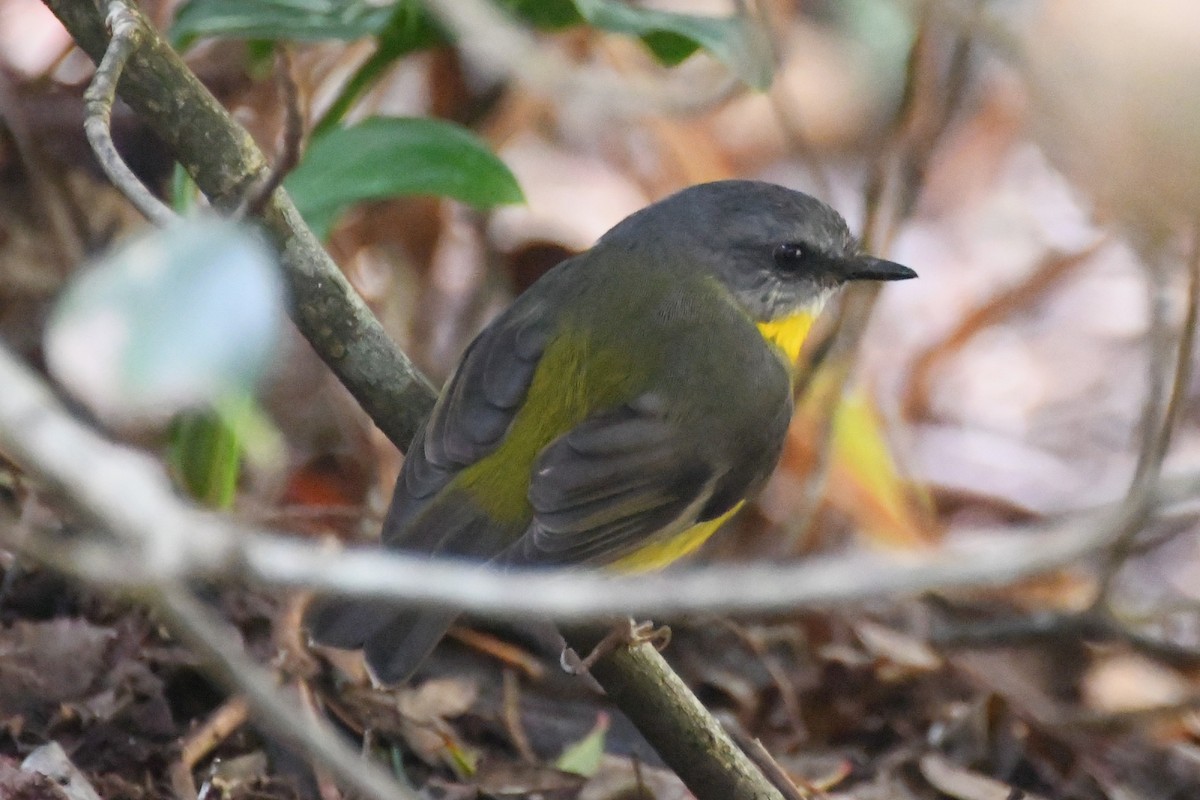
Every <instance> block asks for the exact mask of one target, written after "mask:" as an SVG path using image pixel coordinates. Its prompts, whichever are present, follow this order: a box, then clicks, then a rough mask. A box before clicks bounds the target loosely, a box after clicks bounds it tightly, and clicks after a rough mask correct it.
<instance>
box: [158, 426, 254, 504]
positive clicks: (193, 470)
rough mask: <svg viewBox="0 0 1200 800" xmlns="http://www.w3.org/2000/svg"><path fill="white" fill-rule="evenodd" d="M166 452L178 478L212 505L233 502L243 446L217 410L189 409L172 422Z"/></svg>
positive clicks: (189, 490) (193, 493)
mask: <svg viewBox="0 0 1200 800" xmlns="http://www.w3.org/2000/svg"><path fill="white" fill-rule="evenodd" d="M167 456H168V460H169V461H170V464H171V468H172V471H173V472H174V474H175V477H176V479H177V480H178V481H179V482H180V483H181V484H182V485H183V488H184V489H185V490H187V492H188V494H190V495H191V496H192V497H193V498H194V499H195V500H197V501H199V502H200V503H203V504H204V505H206V506H208V507H209V508H216V509H228V508H230V507H232V506H233V498H234V493H235V492H236V490H237V482H238V476H239V475H240V474H241V466H242V447H241V444H240V443H239V441H238V437H237V435H236V434H235V433H234V431H233V428H232V426H230V425H228V424H226V423H225V421H224V420H223V419H222V418H221V416H220V415H218V414H217V413H216V412H214V411H188V412H184V413H183V414H180V415H179V416H177V417H176V418H175V420H174V421H173V422H172V423H171V432H170V440H169V443H168V447H167Z"/></svg>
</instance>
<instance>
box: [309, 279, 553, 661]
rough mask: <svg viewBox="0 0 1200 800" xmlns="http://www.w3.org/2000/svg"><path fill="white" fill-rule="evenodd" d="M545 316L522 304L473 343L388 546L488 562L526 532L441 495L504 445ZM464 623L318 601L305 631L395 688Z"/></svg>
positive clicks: (396, 513)
mask: <svg viewBox="0 0 1200 800" xmlns="http://www.w3.org/2000/svg"><path fill="white" fill-rule="evenodd" d="M542 310H543V306H542V305H541V304H538V303H536V302H525V303H520V302H518V303H517V304H516V305H514V306H513V307H512V308H511V309H510V310H509V311H508V312H507V313H505V314H504V315H502V316H501V317H500V318H499V319H497V320H496V321H495V322H494V323H493V324H492V325H491V326H489V327H488V328H487V329H486V330H485V331H484V332H483V333H481V334H480V335H479V336H478V337H477V338H476V339H475V341H474V342H472V343H471V346H470V347H469V348H468V349H467V352H466V353H465V354H464V355H463V358H462V360H461V361H460V362H459V367H458V369H457V371H456V372H455V374H454V376H453V377H452V378H451V380H450V383H449V384H448V385H447V387H446V389H445V391H443V393H442V394H441V396H440V397H439V398H438V402H437V404H436V405H435V406H434V410H433V413H432V414H431V415H430V418H429V420H428V421H427V422H426V424H425V425H424V426H423V427H422V429H421V430H420V431H419V432H418V433H417V435H416V437H415V438H414V439H413V443H412V446H411V447H410V448H409V452H408V455H407V457H406V458H405V460H404V467H403V468H402V469H401V471H400V476H399V478H398V479H397V481H396V489H395V492H394V493H393V495H392V503H391V505H390V507H389V508H388V515H387V518H386V519H385V520H384V524H383V534H382V538H383V542H384V544H385V545H387V546H389V547H394V548H399V549H404V550H410V551H415V552H422V553H430V554H432V553H438V552H441V553H450V554H454V555H459V556H464V557H471V558H475V559H478V560H483V561H486V560H488V559H490V558H492V557H494V556H495V555H496V554H497V553H498V552H500V551H502V550H503V549H504V548H505V546H506V545H508V543H509V542H511V541H512V538H513V537H514V536H515V535H518V534H519V533H520V529H519V528H518V530H517V531H512V530H508V529H505V528H504V527H502V526H498V525H496V524H495V523H494V522H493V521H491V520H489V519H488V518H487V517H486V516H484V515H483V514H482V513H480V512H479V511H478V510H477V509H474V508H473V507H471V506H470V505H469V504H467V503H462V502H457V499H456V498H450V499H447V498H446V496H445V495H444V494H443V492H444V490H446V488H447V487H448V486H449V484H450V483H451V481H453V480H454V476H455V475H457V474H458V472H459V471H460V470H462V469H463V468H465V467H468V466H470V465H471V464H473V463H475V462H476V461H478V460H479V459H481V458H484V457H485V456H487V455H488V454H489V453H491V452H492V451H493V450H495V448H496V447H497V446H499V444H500V442H501V441H502V440H503V438H504V435H505V433H506V432H507V430H508V426H509V425H510V424H511V423H512V420H513V418H514V417H515V416H516V413H517V410H518V409H519V407H520V404H521V402H522V401H523V400H524V398H525V394H526V392H527V391H528V389H529V385H530V383H531V382H532V380H533V374H534V372H535V371H536V369H537V364H538V361H539V360H540V358H541V356H542V352H543V351H544V350H545V348H546V345H547V344H548V342H549V340H550V336H551V332H552V326H553V322H554V320H553V319H549V318H547V317H546V316H544V315H543V313H542ZM456 616H457V614H456V613H454V612H450V611H444V610H429V611H415V610H412V609H404V608H398V607H397V606H395V605H394V604H389V603H385V602H379V601H362V600H352V599H345V598H336V597H334V598H318V599H317V600H316V601H314V603H313V604H312V606H311V607H310V609H309V612H308V614H307V617H306V623H307V625H308V628H309V630H310V632H311V633H312V635H313V638H314V639H315V640H316V641H318V642H320V643H322V644H327V645H331V646H333V647H344V648H358V647H361V648H363V649H364V654H365V656H366V659H367V663H368V664H369V665H370V667H371V670H372V672H373V674H374V675H375V676H376V677H377V678H378V679H380V680H381V681H383V682H385V683H396V682H399V681H402V680H404V679H406V678H407V677H408V676H409V675H411V674H412V672H413V671H414V670H415V669H416V668H417V666H419V665H420V663H421V661H423V660H424V658H425V656H427V655H428V654H429V651H430V650H432V649H433V647H434V645H436V644H437V642H438V640H439V639H441V637H442V635H443V634H444V633H445V632H446V629H447V628H448V627H449V626H450V625H451V623H453V621H454V618H455V617H456Z"/></svg>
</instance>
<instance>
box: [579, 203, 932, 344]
mask: <svg viewBox="0 0 1200 800" xmlns="http://www.w3.org/2000/svg"><path fill="white" fill-rule="evenodd" d="M599 244H601V245H604V246H612V247H620V248H628V249H631V250H638V251H641V252H642V253H643V254H644V256H645V257H646V258H648V259H653V260H654V261H655V262H656V263H659V264H663V263H664V262H665V263H666V265H667V266H669V267H670V268H672V269H680V270H696V269H700V270H703V271H705V272H708V273H710V274H711V275H713V276H714V277H715V278H717V279H718V280H719V281H721V283H722V284H724V285H725V286H726V287H728V288H729V289H730V291H731V292H732V293H733V295H734V297H735V298H736V299H737V300H738V302H739V303H740V304H741V305H742V306H743V308H745V309H746V311H747V312H748V313H749V314H750V316H751V317H753V318H754V319H756V320H759V321H768V320H773V319H778V318H780V317H785V316H789V315H791V314H795V313H797V312H799V311H805V310H810V311H814V312H815V311H817V310H819V308H820V305H821V304H822V303H823V302H824V301H825V299H827V298H828V297H829V295H830V294H832V292H833V291H834V290H835V289H837V288H838V287H839V286H841V285H842V284H843V283H845V282H846V281H851V280H903V279H906V278H914V277H916V273H915V272H913V271H912V270H911V269H909V268H908V267H903V266H901V265H899V264H894V263H892V262H890V261H883V260H880V259H876V258H872V257H870V256H866V255H863V254H862V253H861V252H860V251H859V245H858V241H857V240H856V239H855V238H854V237H853V236H851V235H850V230H849V229H848V228H847V227H846V221H845V220H844V219H842V217H841V215H840V214H838V213H837V212H836V211H834V210H833V209H832V208H830V207H829V206H827V205H825V204H824V203H822V202H821V201H820V200H817V199H816V198H815V197H810V196H809V195H806V194H804V193H802V192H797V191H793V190H791V189H785V188H784V187H782V186H777V185H775V184H772V183H764V182H762V181H743V180H732V181H716V182H714V183H702V184H699V185H697V186H692V187H690V188H687V189H684V190H683V191H681V192H678V193H676V194H673V195H671V196H670V197H667V198H665V199H663V200H660V201H659V202H657V203H654V204H653V205H650V206H647V207H646V208H644V209H642V210H641V211H639V212H638V213H636V214H634V215H632V216H630V217H628V218H627V219H625V220H624V221H623V222H621V223H620V224H618V225H617V226H616V227H615V228H613V229H612V230H610V231H609V232H608V233H607V234H605V235H604V237H603V238H602V239H601V240H600V243H599Z"/></svg>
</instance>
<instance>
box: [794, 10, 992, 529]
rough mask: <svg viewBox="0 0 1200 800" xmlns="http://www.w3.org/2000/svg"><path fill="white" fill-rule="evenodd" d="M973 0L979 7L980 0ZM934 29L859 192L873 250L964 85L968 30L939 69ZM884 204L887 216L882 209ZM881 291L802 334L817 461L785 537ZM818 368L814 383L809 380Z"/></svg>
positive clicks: (811, 492)
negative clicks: (816, 337)
mask: <svg viewBox="0 0 1200 800" xmlns="http://www.w3.org/2000/svg"><path fill="white" fill-rule="evenodd" d="M975 2H976V5H977V6H978V5H980V2H979V0H975ZM934 27H935V21H934V17H933V15H932V14H931V13H930V12H929V10H928V9H925V10H924V11H923V12H922V14H921V19H920V23H919V27H918V30H917V35H916V38H915V39H914V40H913V44H912V49H911V50H910V52H909V57H908V64H907V68H906V72H905V82H904V94H903V96H902V99H901V102H900V106H899V108H898V109H897V111H896V115H895V117H894V118H893V121H892V124H891V126H890V127H889V129H888V131H887V132H886V134H885V135H884V137H883V143H882V145H881V148H880V153H879V155H878V156H877V157H876V158H875V160H874V162H873V163H872V165H871V169H870V172H869V174H868V177H867V185H866V187H865V189H864V193H865V200H866V213H865V215H864V222H863V232H862V245H863V249H865V250H867V251H869V252H874V253H878V254H880V255H882V254H885V253H886V252H887V250H888V249H889V248H890V247H891V244H892V241H893V239H894V238H895V236H896V233H897V231H898V230H899V228H900V226H901V224H902V223H903V222H904V220H906V219H907V218H908V217H909V216H910V215H911V214H912V211H913V208H914V206H915V205H916V200H917V198H918V196H919V194H920V189H921V186H922V185H923V182H924V180H925V173H926V171H927V169H928V165H929V161H930V159H931V158H932V157H933V153H934V148H935V147H936V145H937V143H938V141H939V140H940V139H941V136H942V133H943V132H944V131H945V129H946V127H947V126H948V125H949V124H950V120H951V119H952V118H953V116H954V113H955V112H956V111H957V110H958V107H959V104H960V103H961V102H962V98H963V94H964V93H965V89H966V86H967V73H968V70H967V66H968V61H969V59H968V56H969V54H970V43H971V38H972V36H973V35H974V34H973V28H972V27H970V26H964V27H963V28H961V29H954V30H953V34H954V45H953V49H952V54H951V58H950V60H949V66H948V68H945V69H942V68H940V62H941V59H940V58H939V55H940V53H939V52H938V50H939V47H940V39H939V37H937V36H936V33H937V31H935V30H934ZM943 76H944V77H943ZM889 207H890V208H891V209H892V213H891V214H890V215H888V214H886V213H885V212H886V210H887V209H888V208H889ZM880 289H881V285H880V284H878V283H871V284H868V283H866V282H862V283H858V284H855V285H851V286H848V287H846V288H845V289H843V290H842V292H841V294H840V296H839V297H838V299H837V300H836V302H837V303H838V304H839V305H838V306H837V309H836V310H837V313H836V315H835V316H834V317H833V321H832V324H830V325H828V326H827V327H826V326H822V327H821V328H817V329H814V331H813V333H812V334H810V336H809V338H810V339H812V338H814V336H819V337H821V339H820V340H818V341H814V342H813V343H812V345H811V347H810V346H808V343H806V347H805V355H806V360H805V363H804V364H802V368H801V369H800V370H799V374H800V375H801V376H802V378H803V379H804V381H805V383H804V384H803V385H801V386H797V387H796V396H797V397H800V398H802V399H801V401H800V403H801V404H803V406H804V408H805V411H806V413H805V416H806V417H808V418H810V419H813V420H815V421H816V422H815V423H814V424H813V425H811V426H810V427H809V430H808V431H807V433H808V437H809V442H810V449H811V450H812V452H813V453H815V454H816V460H815V463H814V466H813V468H812V471H811V472H810V475H809V478H808V481H807V482H806V484H805V491H804V498H803V501H802V503H801V510H800V511H799V512H798V513H797V514H796V515H795V516H794V518H793V520H792V521H791V522H790V523H789V524H788V537H789V539H791V540H792V541H798V540H799V539H801V538H802V536H803V535H804V533H805V532H806V531H807V530H808V528H809V527H810V526H811V525H812V522H813V520H814V519H816V512H817V510H818V508H819V507H820V501H821V498H822V497H823V496H824V493H825V481H826V480H827V478H828V472H829V461H830V443H831V440H832V434H833V417H834V412H835V410H836V408H837V406H838V403H840V402H841V399H842V395H843V392H844V390H845V386H846V384H847V382H848V381H849V380H850V375H851V373H852V372H853V370H854V364H855V362H856V361H857V357H858V347H859V343H860V342H861V340H862V336H863V334H864V333H865V332H866V329H867V324H868V322H870V319H871V311H872V310H873V309H874V308H875V302H876V300H877V299H878V298H879V292H880ZM817 370H820V378H821V380H819V381H815V380H813V378H814V377H816V373H817Z"/></svg>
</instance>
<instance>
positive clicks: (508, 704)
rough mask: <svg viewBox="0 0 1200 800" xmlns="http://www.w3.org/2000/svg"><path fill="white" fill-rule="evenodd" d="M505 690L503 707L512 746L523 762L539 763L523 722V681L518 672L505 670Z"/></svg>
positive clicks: (505, 723)
mask: <svg viewBox="0 0 1200 800" xmlns="http://www.w3.org/2000/svg"><path fill="white" fill-rule="evenodd" d="M503 690H504V693H503V700H502V704H501V707H502V708H503V711H504V713H503V719H504V729H505V730H506V731H507V732H508V738H509V739H510V740H511V741H512V746H513V747H514V748H515V749H516V751H517V755H519V756H520V757H521V760H522V761H523V762H525V763H526V764H536V763H538V758H537V754H536V753H534V752H533V747H532V746H530V744H529V736H528V735H527V734H526V733H525V726H524V725H522V724H521V681H520V679H519V678H517V673H516V672H514V671H513V670H511V669H506V670H504V683H503Z"/></svg>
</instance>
